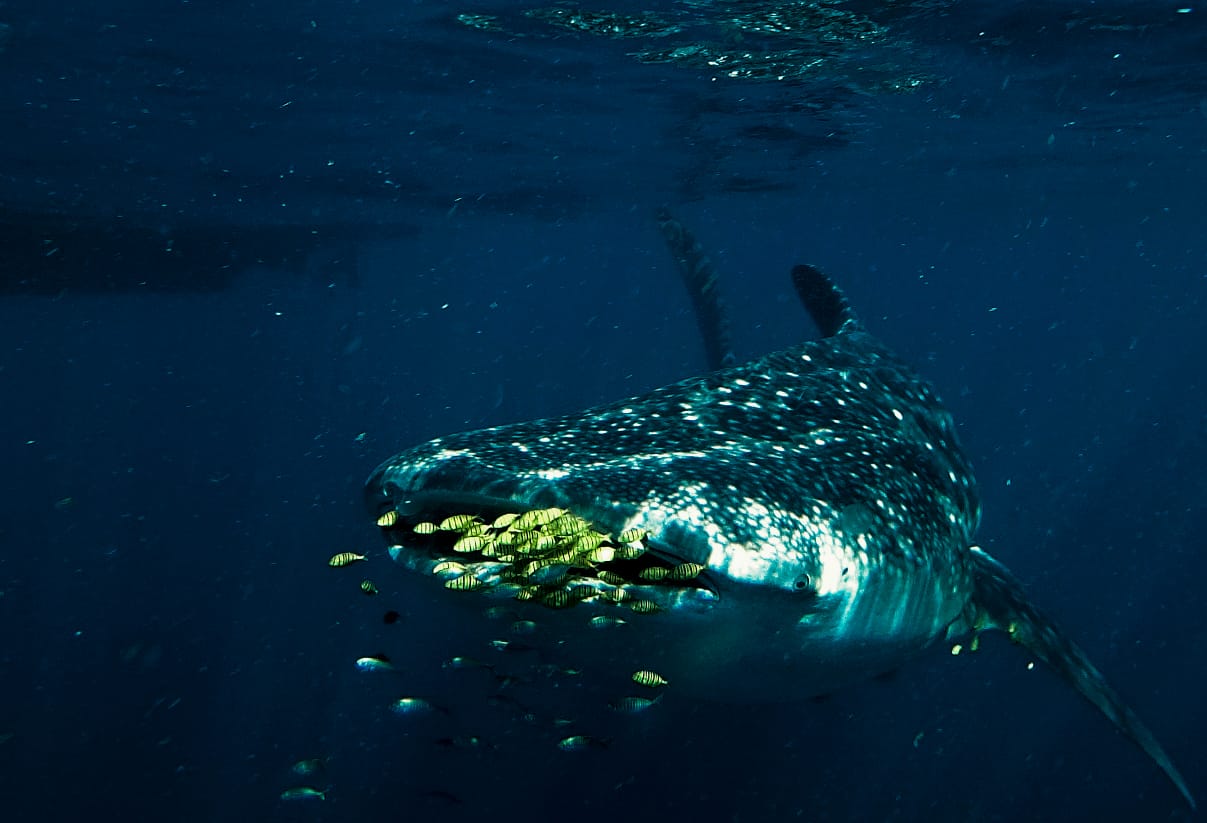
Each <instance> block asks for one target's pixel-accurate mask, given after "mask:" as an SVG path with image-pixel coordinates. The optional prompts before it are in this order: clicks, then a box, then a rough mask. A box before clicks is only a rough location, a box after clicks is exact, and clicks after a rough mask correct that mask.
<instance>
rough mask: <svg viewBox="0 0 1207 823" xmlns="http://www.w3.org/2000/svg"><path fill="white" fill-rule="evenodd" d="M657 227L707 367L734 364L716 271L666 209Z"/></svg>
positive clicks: (699, 247) (659, 213) (696, 243)
mask: <svg viewBox="0 0 1207 823" xmlns="http://www.w3.org/2000/svg"><path fill="white" fill-rule="evenodd" d="M658 228H660V229H661V230H662V237H663V238H664V239H665V240H666V244H667V246H669V247H670V250H671V254H672V255H674V257H675V264H676V265H677V266H678V267H679V275H680V276H681V277H682V278H683V285H684V286H686V287H687V293H688V295H689V296H690V297H691V300H692V308H693V309H694V310H695V313H696V323H697V324H698V325H699V327H700V336H701V337H702V338H704V351H705V354H706V355H707V356H708V368H709V369H711V370H713V371H715V370H717V369H723V368H727V367H729V366H732V365H734V364H736V363H737V358H736V357H735V356H734V353H733V341H732V338H731V337H730V334H729V313H728V312H727V311H726V309H725V302H724V301H723V300H722V299H721V291H720V289H719V288H718V287H717V270H716V269H715V268H713V265H712V261H711V260H709V259H708V255H707V254H705V253H704V249H703V248H702V247H701V246H700V242H699V241H698V240H696V237H695V235H693V234H692V233H691V232H690V231H688V230H687V229H686V228H684V226H683V224H682V223H680V222H679V221H678V220H676V219H675V218H674V217H672V216H671V213H670V212H669V211H668V210H667V209H666V207H663V208H660V209H659V210H658Z"/></svg>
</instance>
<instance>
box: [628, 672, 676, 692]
mask: <svg viewBox="0 0 1207 823" xmlns="http://www.w3.org/2000/svg"><path fill="white" fill-rule="evenodd" d="M633 682H634V683H636V684H637V685H638V686H645V687H647V688H650V689H656V688H658V687H659V686H666V685H668V684H669V683H670V681H669V680H667V679H666V678H665V677H663V676H662V675H660V674H658V672H652V671H650V670H649V669H642V670H640V671H636V672H633Z"/></svg>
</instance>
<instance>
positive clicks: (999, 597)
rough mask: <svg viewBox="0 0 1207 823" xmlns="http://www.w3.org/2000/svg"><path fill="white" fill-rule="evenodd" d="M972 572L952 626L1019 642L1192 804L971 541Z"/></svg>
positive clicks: (1123, 710)
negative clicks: (965, 603) (963, 607)
mask: <svg viewBox="0 0 1207 823" xmlns="http://www.w3.org/2000/svg"><path fill="white" fill-rule="evenodd" d="M972 572H973V585H974V595H973V598H972V602H971V605H970V606H969V610H968V611H966V613H965V615H964V617H963V620H962V621H960V623H959V625H957V626H953V629H954V630H955V631H959V630H968V629H971V630H972V631H974V632H979V631H981V630H984V629H989V628H998V629H1001V630H1002V631H1005V632H1006V633H1007V634H1009V635H1010V638H1011V639H1012V640H1013V641H1014V642H1015V643H1018V644H1020V645H1022V646H1024V647H1025V648H1026V649H1028V650H1029V651H1030V652H1031V653H1032V654H1034V655H1035V656H1036V657H1038V658H1039V659H1040V660H1042V661H1043V662H1044V663H1046V664H1047V665H1048V666H1050V667H1051V668H1052V669H1054V670H1055V671H1056V672H1057V673H1058V674H1060V676H1061V677H1063V678H1064V679H1065V680H1067V681H1068V682H1069V683H1070V684H1071V685H1072V686H1073V688H1075V689H1076V690H1077V691H1078V692H1079V693H1080V694H1081V696H1082V697H1084V698H1085V699H1086V700H1088V701H1090V702H1091V703H1093V704H1094V705H1095V706H1097V707H1098V710H1099V711H1101V712H1102V713H1103V714H1105V715H1106V716H1107V718H1109V719H1110V721H1111V722H1112V723H1114V724H1115V726H1116V728H1118V729H1119V731H1121V732H1123V733H1124V734H1125V735H1127V736H1128V737H1129V738H1131V740H1132V742H1134V743H1135V744H1136V745H1137V746H1139V747H1140V748H1141V749H1143V750H1144V752H1145V754H1147V755H1148V756H1149V757H1151V758H1152V759H1153V761H1154V762H1155V763H1156V764H1157V765H1158V766H1159V767H1160V768H1161V771H1163V772H1165V775H1166V776H1167V777H1168V778H1169V779H1170V781H1172V782H1173V784H1174V785H1175V786H1176V787H1177V789H1178V791H1179V792H1181V793H1182V796H1183V797H1184V798H1185V799H1186V802H1187V803H1189V804H1190V808H1191V809H1194V808H1195V802H1194V797H1193V796H1192V795H1191V794H1190V789H1188V788H1187V786H1186V781H1184V780H1183V779H1182V775H1181V774H1180V773H1179V772H1178V770H1177V768H1176V767H1175V766H1174V764H1173V762H1172V761H1171V760H1170V759H1169V756H1168V755H1167V754H1166V753H1165V750H1164V749H1162V748H1161V744H1160V743H1158V742H1157V739H1156V738H1155V737H1153V734H1152V732H1150V731H1149V730H1148V728H1147V727H1146V726H1145V725H1144V724H1143V723H1142V722H1140V718H1139V717H1137V716H1136V714H1135V712H1133V711H1132V710H1131V709H1130V708H1128V706H1127V705H1126V704H1125V703H1124V702H1123V698H1121V697H1120V696H1119V695H1118V693H1117V692H1116V691H1115V690H1114V689H1112V688H1111V687H1110V685H1108V684H1107V682H1106V680H1105V678H1103V676H1102V674H1101V673H1100V672H1099V671H1098V669H1097V668H1096V667H1095V666H1094V664H1093V663H1091V662H1090V660H1089V658H1088V657H1086V654H1085V652H1084V651H1082V650H1081V648H1080V647H1079V646H1078V645H1077V644H1076V643H1074V642H1073V641H1072V640H1070V639H1069V638H1068V637H1067V636H1066V635H1065V634H1064V633H1063V632H1062V631H1061V630H1060V629H1059V628H1057V626H1056V624H1055V623H1053V622H1052V620H1051V619H1049V618H1048V617H1047V615H1045V614H1044V613H1043V612H1041V611H1040V610H1039V609H1037V608H1036V607H1035V606H1033V605H1032V604H1031V602H1030V600H1028V599H1027V595H1026V594H1025V593H1024V592H1023V588H1022V585H1021V584H1020V583H1019V582H1018V580H1017V579H1016V578H1015V577H1014V575H1013V574H1012V573H1011V572H1010V570H1009V569H1007V568H1006V567H1005V566H1003V565H1002V564H1001V563H999V562H998V561H996V560H994V559H993V558H992V557H990V556H989V555H988V554H986V553H985V552H984V551H982V550H981V549H979V548H977V547H976V546H973V547H972Z"/></svg>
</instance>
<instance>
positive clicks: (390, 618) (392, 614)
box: [381, 609, 402, 626]
mask: <svg viewBox="0 0 1207 823" xmlns="http://www.w3.org/2000/svg"><path fill="white" fill-rule="evenodd" d="M400 617H402V615H400V614H399V613H398V612H396V611H394V610H393V609H390V610H389V611H388V612H386V613H385V614H383V615H382V616H381V622H382V623H385V624H386V625H387V626H392V625H394V624H395V623H397V622H398V619H399V618H400Z"/></svg>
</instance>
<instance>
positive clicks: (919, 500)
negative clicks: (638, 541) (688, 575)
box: [366, 266, 1193, 805]
mask: <svg viewBox="0 0 1207 823" xmlns="http://www.w3.org/2000/svg"><path fill="white" fill-rule="evenodd" d="M793 283H794V286H795V287H796V290H797V292H798V294H799V296H800V297H801V300H802V302H803V303H804V305H805V307H806V308H807V309H808V310H809V312H810V314H811V315H812V316H813V319H814V321H815V322H816V324H817V326H818V328H819V329H820V330H821V332H822V334H823V337H822V338H821V339H819V340H814V341H810V342H806V343H803V344H801V345H798V346H795V347H793V348H791V349H787V350H785V351H780V352H775V353H772V354H768V355H766V356H764V357H761V358H758V359H756V360H753V361H751V362H748V363H745V364H743V365H739V366H734V367H731V368H725V369H721V370H719V371H714V372H712V373H709V374H706V375H703V376H700V377H694V378H691V379H688V380H683V381H681V382H679V383H675V384H673V385H670V386H666V387H664V388H661V389H657V390H655V391H652V392H649V393H647V394H644V395H642V396H639V397H635V398H631V399H628V400H623V401H620V402H616V403H609V404H606V405H602V406H598V407H595V408H592V409H588V410H585V411H582V412H578V413H574V414H569V415H564V416H561V417H554V418H548V419H543V420H534V421H526V422H521V423H514V424H511V425H507V426H499V427H495V428H490V429H483V430H479V431H472V432H462V433H459V434H452V435H448V436H445V437H441V438H437V439H435V440H431V441H429V442H427V443H424V444H421V445H419V446H416V447H414V448H411V449H409V450H407V451H405V452H402V453H401V454H399V455H397V456H395V457H394V458H392V459H390V460H388V461H386V462H385V463H383V464H382V465H381V466H380V467H378V469H377V470H376V471H375V472H374V473H373V475H372V476H371V477H370V479H369V481H368V485H367V490H366V493H367V498H368V501H369V505H370V507H371V509H372V511H373V513H374V516H378V515H380V514H381V513H382V512H383V511H386V510H394V511H397V512H398V513H399V515H400V517H402V518H404V519H407V520H416V519H426V520H432V519H434V518H436V517H440V516H443V515H447V514H450V513H452V512H454V511H461V510H467V511H468V510H473V511H481V512H482V513H483V515H484V516H487V517H491V516H494V515H495V514H498V513H501V512H505V511H519V510H530V509H536V508H545V507H558V508H564V509H567V510H569V511H573V512H574V513H575V514H577V515H580V516H582V517H584V518H586V519H588V520H590V521H591V522H592V523H593V524H594V526H595V527H596V528H598V529H600V530H602V531H608V532H610V533H612V534H619V533H621V532H622V531H624V530H627V529H643V530H645V531H647V532H648V534H649V537H648V540H647V543H648V545H649V547H650V549H651V551H652V552H654V553H656V554H658V555H660V556H661V557H662V558H663V559H665V560H667V561H668V562H671V563H679V562H689V563H699V564H701V565H702V566H704V571H703V572H702V574H701V577H700V580H701V581H702V585H705V586H707V587H708V588H709V589H710V590H712V591H714V592H715V593H716V595H717V596H716V600H715V602H708V603H704V604H703V605H702V604H701V602H699V601H698V600H692V601H691V602H690V603H689V602H686V601H685V603H684V604H683V606H682V608H679V607H676V605H675V604H673V603H672V604H671V606H670V607H669V608H668V607H667V605H666V604H665V603H662V604H659V609H658V611H659V614H657V615H654V616H652V618H651V619H654V620H660V621H665V622H664V623H662V624H660V625H663V626H665V627H670V628H669V629H668V630H664V631H661V632H659V633H652V634H651V636H650V639H649V642H650V643H652V644H653V645H654V646H656V647H657V648H654V649H653V653H656V654H658V655H659V657H657V658H650V659H659V660H663V661H665V662H664V664H663V665H664V670H666V671H667V673H668V674H670V675H671V676H672V679H674V680H675V681H676V682H677V683H679V682H683V683H686V684H688V686H690V685H691V684H693V683H694V684H697V685H700V684H706V686H707V688H708V689H711V690H713V691H714V692H715V693H717V694H725V695H727V696H730V697H733V698H738V699H745V698H750V699H754V698H755V697H770V698H772V699H774V698H776V697H779V698H781V699H786V698H789V697H793V696H805V695H807V694H810V693H818V692H820V691H824V690H828V689H831V688H834V687H836V686H837V685H841V683H843V682H845V681H848V680H850V679H853V678H856V677H866V676H869V675H871V674H875V673H877V672H879V671H884V670H885V669H888V668H891V667H893V666H895V665H897V664H899V663H900V662H901V661H902V660H904V659H905V658H907V657H908V656H910V655H911V654H913V653H915V652H917V651H919V650H921V649H923V648H925V647H926V646H927V645H929V644H930V643H932V642H934V641H935V640H937V639H940V638H944V637H951V636H955V635H959V634H963V633H967V632H969V631H982V630H984V629H989V628H1003V629H1006V630H1008V631H1009V632H1010V634H1011V636H1012V637H1013V638H1014V639H1015V640H1017V641H1018V642H1020V643H1022V644H1024V645H1026V646H1027V647H1028V648H1030V649H1031V650H1032V651H1033V652H1035V653H1036V654H1037V655H1038V656H1039V657H1040V658H1041V659H1043V660H1045V661H1046V662H1048V663H1049V664H1051V665H1052V666H1053V667H1054V668H1055V669H1056V670H1057V671H1058V672H1059V673H1060V674H1061V675H1062V676H1064V677H1065V678H1066V679H1068V680H1069V681H1070V682H1071V683H1072V684H1073V685H1074V687H1075V688H1077V689H1078V691H1079V692H1081V693H1082V694H1083V695H1084V696H1085V697H1086V698H1087V699H1089V700H1090V701H1091V702H1093V703H1094V704H1095V705H1096V706H1098V707H1099V709H1101V710H1102V711H1103V712H1104V713H1105V714H1106V715H1107V716H1108V717H1109V718H1110V719H1111V720H1112V721H1113V722H1114V723H1116V725H1117V726H1118V727H1119V728H1120V729H1122V730H1123V731H1124V732H1125V733H1126V734H1127V735H1128V736H1129V737H1131V739H1133V740H1134V741H1135V742H1136V743H1137V744H1138V745H1139V746H1140V747H1141V748H1142V749H1144V751H1145V752H1147V753H1148V754H1149V755H1150V757H1152V758H1153V760H1154V761H1155V762H1156V763H1157V764H1158V765H1159V766H1160V767H1161V768H1162V769H1163V770H1164V771H1165V773H1166V774H1167V775H1168V776H1169V778H1170V779H1171V780H1172V781H1173V782H1174V784H1175V785H1176V786H1177V787H1178V789H1179V790H1180V791H1181V792H1182V794H1183V796H1184V797H1185V798H1186V800H1187V801H1188V802H1189V803H1191V804H1192V805H1193V799H1192V798H1191V795H1190V793H1189V791H1188V790H1187V788H1186V785H1185V782H1184V781H1183V780H1182V778H1181V776H1180V775H1179V774H1178V772H1177V770H1176V769H1175V768H1174V766H1173V764H1172V763H1171V762H1170V760H1169V758H1168V757H1167V756H1166V755H1165V753H1164V751H1162V749H1161V748H1160V746H1159V745H1158V744H1157V742H1156V740H1155V739H1154V738H1153V736H1152V735H1151V733H1149V732H1148V730H1147V729H1146V728H1145V727H1144V726H1143V725H1142V724H1141V723H1140V722H1139V720H1138V719H1137V718H1136V716H1135V715H1134V714H1133V713H1132V712H1131V711H1130V709H1128V708H1127V707H1126V705H1125V704H1124V703H1123V702H1122V700H1121V699H1120V698H1119V697H1118V695H1116V694H1115V692H1114V691H1113V690H1111V689H1110V687H1109V686H1107V684H1106V683H1105V681H1104V680H1103V678H1102V676H1101V675H1100V674H1099V673H1098V671H1097V670H1096V669H1095V668H1094V667H1093V666H1092V665H1091V664H1090V663H1089V661H1088V659H1087V658H1086V656H1085V655H1084V653H1083V652H1082V651H1081V650H1080V649H1079V648H1078V647H1077V646H1076V645H1075V644H1073V643H1072V641H1070V640H1069V639H1068V638H1066V637H1065V636H1064V635H1063V634H1062V633H1061V632H1060V631H1059V630H1058V629H1057V628H1056V626H1055V625H1054V624H1053V623H1052V622H1051V621H1050V620H1048V619H1047V618H1046V617H1044V616H1043V615H1042V614H1041V613H1040V612H1039V611H1038V610H1037V609H1035V607H1033V606H1032V605H1031V604H1030V603H1029V601H1028V600H1027V599H1026V597H1025V595H1024V594H1023V592H1022V589H1021V587H1019V586H1018V585H1017V582H1016V581H1015V580H1014V578H1013V577H1012V576H1011V575H1010V574H1009V572H1008V571H1006V569H1005V568H1004V567H1003V566H1001V565H1000V564H999V563H997V561H995V560H993V559H992V558H990V557H989V556H988V555H987V554H985V553H984V552H982V551H981V550H979V549H977V548H975V547H973V545H972V540H973V535H974V534H975V532H976V529H977V526H978V523H979V520H980V503H979V499H978V496H977V491H976V484H975V481H974V479H973V474H972V469H971V466H970V464H969V461H968V459H967V457H966V456H965V454H964V452H963V450H962V449H961V447H960V445H959V442H958V439H957V437H956V433H955V427H954V424H953V422H952V419H951V416H950V414H949V413H948V412H947V411H946V409H945V408H944V407H943V406H942V405H941V404H940V402H939V400H938V398H937V397H936V396H935V394H934V392H933V390H932V389H931V388H930V387H929V386H928V385H927V384H926V383H925V382H924V381H922V380H921V379H920V378H919V377H918V375H917V374H916V373H915V372H914V371H913V369H911V368H910V367H909V366H907V365H906V364H905V363H903V362H902V361H901V360H900V359H899V358H897V357H896V356H895V355H894V354H893V353H892V352H890V351H889V350H888V349H887V348H886V347H884V345H883V344H881V343H880V342H879V341H877V340H876V339H875V338H874V337H872V336H871V335H870V334H868V333H867V332H866V331H865V330H864V328H863V326H862V325H861V323H860V322H859V321H858V319H857V318H856V317H855V315H854V313H853V312H852V311H851V310H850V308H849V305H848V304H847V301H846V299H845V297H844V296H843V295H842V293H841V292H840V291H839V290H838V289H837V288H836V287H835V286H834V285H833V284H832V283H831V282H830V280H829V279H828V278H826V277H825V275H823V274H822V273H821V272H819V271H817V270H816V269H814V268H812V267H809V266H798V267H797V268H796V269H795V270H794V271H793ZM689 611H690V612H691V614H690V615H689V614H687V613H688V612H689ZM584 625H586V621H584ZM593 636H598V633H593ZM676 666H680V667H682V669H683V670H684V672H686V674H680V673H679V672H675V671H673V669H674V668H675V667H676Z"/></svg>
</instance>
